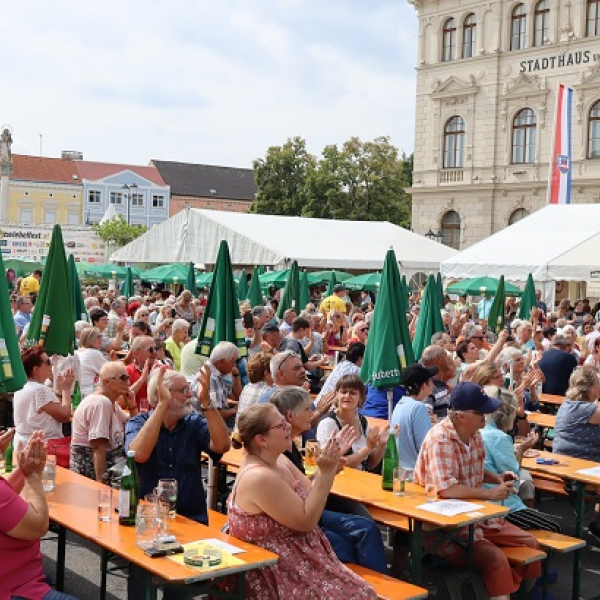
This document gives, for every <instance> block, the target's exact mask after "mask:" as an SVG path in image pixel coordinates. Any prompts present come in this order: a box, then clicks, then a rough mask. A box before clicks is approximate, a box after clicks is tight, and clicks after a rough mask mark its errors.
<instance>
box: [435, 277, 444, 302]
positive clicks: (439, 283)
mask: <svg viewBox="0 0 600 600" xmlns="http://www.w3.org/2000/svg"><path fill="white" fill-rule="evenodd" d="M435 280H436V283H437V288H438V291H439V293H440V308H444V283H443V282H442V274H441V273H440V272H439V271H438V274H437V277H436V279H435Z"/></svg>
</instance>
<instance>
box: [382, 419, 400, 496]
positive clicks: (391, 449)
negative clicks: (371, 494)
mask: <svg viewBox="0 0 600 600" xmlns="http://www.w3.org/2000/svg"><path fill="white" fill-rule="evenodd" d="M397 466H398V448H397V446H396V435H395V434H394V432H393V431H392V430H390V435H389V437H388V441H387V444H386V445H385V451H384V452H383V464H382V467H381V487H382V488H383V489H384V490H389V491H390V492H391V491H392V490H393V489H394V469H395V468H396V467H397Z"/></svg>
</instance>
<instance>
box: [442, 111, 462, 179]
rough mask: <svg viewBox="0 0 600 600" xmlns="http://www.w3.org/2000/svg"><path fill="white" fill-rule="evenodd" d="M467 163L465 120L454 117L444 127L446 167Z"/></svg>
mask: <svg viewBox="0 0 600 600" xmlns="http://www.w3.org/2000/svg"><path fill="white" fill-rule="evenodd" d="M464 165H465V122H464V121H463V120H462V118H461V117H452V118H451V119H449V120H448V121H447V123H446V126H445V127H444V169H455V168H458V167H464Z"/></svg>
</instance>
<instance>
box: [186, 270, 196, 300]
mask: <svg viewBox="0 0 600 600" xmlns="http://www.w3.org/2000/svg"><path fill="white" fill-rule="evenodd" d="M185 287H186V289H188V290H190V292H192V294H194V296H195V297H197V296H198V288H197V287H196V269H194V263H193V262H191V261H190V263H189V264H188V268H187V276H186V281H185Z"/></svg>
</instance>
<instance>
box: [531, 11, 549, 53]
mask: <svg viewBox="0 0 600 600" xmlns="http://www.w3.org/2000/svg"><path fill="white" fill-rule="evenodd" d="M549 21H550V8H549V7H548V0H540V1H539V2H538V3H537V4H536V5H535V12H534V19H533V29H534V32H533V45H534V46H543V45H544V41H545V40H546V38H547V37H548V27H549Z"/></svg>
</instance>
